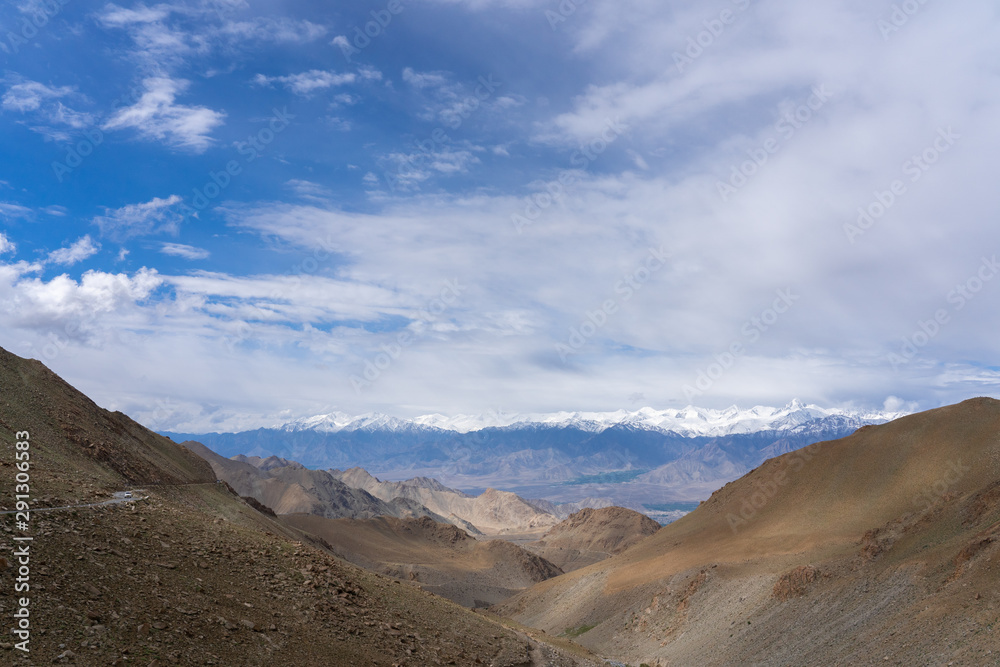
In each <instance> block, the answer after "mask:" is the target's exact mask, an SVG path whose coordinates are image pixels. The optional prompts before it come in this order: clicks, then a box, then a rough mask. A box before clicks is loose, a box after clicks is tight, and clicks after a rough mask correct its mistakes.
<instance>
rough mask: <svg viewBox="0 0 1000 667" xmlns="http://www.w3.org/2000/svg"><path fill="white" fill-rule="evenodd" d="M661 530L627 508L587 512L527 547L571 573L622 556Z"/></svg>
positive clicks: (556, 527) (571, 517) (644, 517)
mask: <svg viewBox="0 0 1000 667" xmlns="http://www.w3.org/2000/svg"><path fill="white" fill-rule="evenodd" d="M659 529H660V524H658V523H656V522H655V521H653V520H652V519H650V518H649V517H648V516H646V515H645V514H640V513H639V512H635V511H633V510H630V509H625V508H624V507H603V508H601V509H591V508H586V509H582V510H580V511H579V512H576V513H575V514H572V515H571V516H570V517H569V518H567V519H566V520H564V521H562V522H561V523H559V524H558V525H556V526H553V527H552V528H551V529H549V531H548V532H547V533H545V535H543V536H542V538H541V539H540V540H538V541H537V542H528V543H527V544H525V545H524V547H525V548H526V549H528V551H531V552H532V553H536V554H538V555H539V556H541V557H542V558H545V559H546V560H549V561H551V562H552V563H554V564H555V565H558V566H559V567H560V568H561V569H562V570H563V571H564V572H570V571H572V570H578V569H580V568H581V567H586V566H587V565H592V564H594V563H597V562H600V561H602V560H604V559H605V558H609V557H610V556H612V555H614V554H616V553H620V552H622V551H624V550H625V549H627V548H628V547H630V546H632V545H634V544H637V543H638V542H640V541H642V540H644V539H646V538H647V537H649V536H650V535H652V534H653V533H655V532H656V531H658V530H659Z"/></svg>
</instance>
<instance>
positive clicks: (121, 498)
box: [0, 489, 149, 514]
mask: <svg viewBox="0 0 1000 667" xmlns="http://www.w3.org/2000/svg"><path fill="white" fill-rule="evenodd" d="M141 491H142V489H136V490H135V491H115V492H114V493H113V494H112V495H113V497H112V498H110V499H109V500H102V501H101V502H99V503H85V504H82V505H65V506H63V507H32V508H31V509H29V510H24V511H26V512H55V511H57V510H75V509H80V508H83V507H102V506H104V505H118V504H120V503H131V502H134V501H136V500H144V499H146V498H148V497H149V496H141V497H140V496H136V495H135V494H136V493H138V492H141ZM126 493H131V494H133V495H132V497H128V496H126V495H125V494H126ZM16 513H17V510H3V511H0V514H16Z"/></svg>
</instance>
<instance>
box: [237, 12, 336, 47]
mask: <svg viewBox="0 0 1000 667" xmlns="http://www.w3.org/2000/svg"><path fill="white" fill-rule="evenodd" d="M326 32H327V31H326V27H325V26H321V25H318V24H316V23H312V22H310V21H304V20H303V21H298V20H293V19H290V18H286V17H280V18H270V17H263V16H259V17H255V18H253V19H251V20H247V21H226V22H224V23H223V24H222V25H221V26H220V27H219V29H218V34H219V35H221V36H224V37H228V38H230V39H232V40H234V41H235V40H239V41H244V42H247V41H253V40H255V41H261V42H279V43H287V42H290V43H294V44H300V43H303V42H311V41H314V40H317V39H319V38H321V37H323V36H324V35H325V34H326Z"/></svg>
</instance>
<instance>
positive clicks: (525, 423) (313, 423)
mask: <svg viewBox="0 0 1000 667" xmlns="http://www.w3.org/2000/svg"><path fill="white" fill-rule="evenodd" d="M905 414H907V413H905V412H885V411H879V410H849V409H841V408H822V407H820V406H818V405H806V404H804V403H801V402H800V401H799V400H798V399H794V400H792V401H791V402H790V403H788V404H787V405H785V406H784V407H781V408H775V407H765V406H759V405H758V406H755V407H752V408H749V409H746V410H743V409H740V408H738V407H737V406H735V405H734V406H731V407H729V408H726V409H725V410H713V409H708V408H698V407H694V406H688V407H686V408H682V409H665V410H657V409H655V408H648V407H647V408H641V409H639V410H635V411H628V410H617V411H614V412H553V413H542V414H514V413H505V412H502V411H496V412H491V413H488V414H484V415H456V416H454V417H447V416H445V415H442V414H430V415H423V416H420V417H415V418H414V419H399V418H396V417H390V416H388V415H384V414H380V413H377V412H373V413H367V414H363V415H357V416H353V415H348V414H346V413H343V412H333V413H330V414H325V415H316V416H314V417H307V418H303V419H297V420H294V421H291V422H287V423H284V424H276V425H274V426H273V427H272V428H273V429H278V430H284V431H290V432H295V431H318V432H321V433H338V432H340V431H358V430H369V431H375V430H378V431H388V432H399V431H407V430H413V429H420V428H430V429H440V430H443V431H454V432H456V433H470V432H473V431H480V430H482V429H485V428H530V427H532V426H543V427H554V428H575V429H579V430H581V431H589V432H592V433H600V432H602V431H604V430H606V429H609V428H611V427H614V426H631V427H633V428H637V429H643V430H648V431H659V432H671V433H676V434H679V435H683V436H686V437H697V436H707V437H719V436H725V435H734V434H745V433H757V432H759V431H788V430H792V429H796V428H797V427H800V426H802V425H803V424H808V423H811V422H815V421H816V420H823V419H826V418H829V417H841V418H844V420H845V421H848V422H857V423H858V424H859V425H864V424H878V423H883V422H887V421H890V420H893V419H896V418H897V417H902V416H904V415H905Z"/></svg>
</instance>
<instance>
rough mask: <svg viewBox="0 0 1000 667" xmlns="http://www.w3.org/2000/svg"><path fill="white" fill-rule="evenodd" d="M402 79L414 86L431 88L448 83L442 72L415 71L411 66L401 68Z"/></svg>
mask: <svg viewBox="0 0 1000 667" xmlns="http://www.w3.org/2000/svg"><path fill="white" fill-rule="evenodd" d="M403 81H405V82H406V83H408V84H410V85H411V86H413V87H414V88H433V87H438V86H443V85H445V84H447V83H448V77H447V75H446V74H445V73H444V72H417V71H416V70H414V69H413V68H412V67H406V68H404V69H403Z"/></svg>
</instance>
